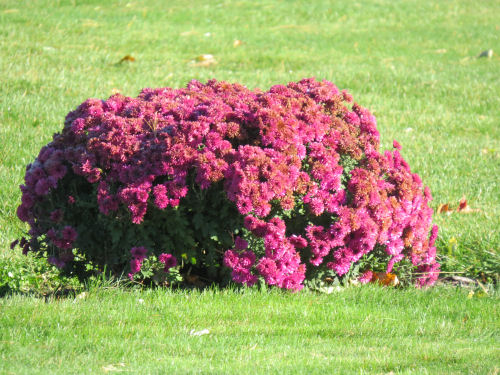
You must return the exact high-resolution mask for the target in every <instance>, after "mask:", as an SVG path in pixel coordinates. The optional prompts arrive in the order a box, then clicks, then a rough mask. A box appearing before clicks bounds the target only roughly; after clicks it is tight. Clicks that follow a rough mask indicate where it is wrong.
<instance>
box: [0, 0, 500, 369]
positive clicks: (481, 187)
mask: <svg viewBox="0 0 500 375" xmlns="http://www.w3.org/2000/svg"><path fill="white" fill-rule="evenodd" d="M498 14H500V2H498V1H496V0H485V1H480V2H478V1H465V0H463V1H458V0H448V1H447V0H443V1H439V2H434V1H430V0H429V1H423V0H408V1H393V0H374V1H368V0H364V1H349V2H347V1H346V2H340V1H336V2H332V1H326V0H318V1H271V0H267V1H229V0H219V1H197V0H193V1H189V2H187V1H176V2H174V1H160V0H154V1H148V2H145V1H102V0H95V1H90V0H89V1H78V0H73V1H55V0H50V1H49V0H37V1H19V0H3V1H2V2H0V47H1V48H0V83H1V84H0V266H1V267H0V276H2V275H3V276H2V277H10V276H5V275H8V274H9V272H11V273H13V274H15V273H16V272H24V273H25V275H24V276H23V277H27V276H26V274H30V273H33V274H34V276H33V280H28V281H26V280H24V281H23V282H25V283H27V285H31V286H33V285H35V286H40V285H42V286H47V285H53V284H51V282H50V281H47V280H45V279H44V277H45V275H48V274H49V273H46V268H47V267H45V268H43V267H42V268H43V269H42V271H40V270H41V269H40V267H41V266H40V265H39V264H38V263H36V262H34V261H33V260H32V259H28V262H25V258H21V255H20V254H19V252H15V253H13V252H11V251H10V250H8V245H9V243H10V242H11V241H12V240H13V239H15V238H16V237H18V236H20V235H21V234H22V232H23V231H24V230H26V227H25V226H24V225H23V224H22V223H21V222H20V221H19V220H18V219H17V218H16V215H15V209H16V206H17V205H18V204H19V200H20V191H19V188H18V185H19V184H20V183H22V178H23V175H24V169H25V166H26V165H27V164H28V163H29V162H31V161H32V160H33V159H34V158H35V157H36V155H37V154H38V151H39V149H40V148H41V147H42V146H43V145H45V144H46V143H48V142H49V141H50V140H51V137H52V134H53V133H54V132H56V131H59V130H60V129H61V128H62V125H63V120H64V116H65V115H66V113H68V112H69V111H70V110H72V109H74V108H75V107H76V106H77V105H78V104H80V103H81V102H82V101H84V100H85V99H87V98H88V97H97V98H102V99H105V98H107V97H108V96H110V95H111V94H112V93H113V92H114V91H115V90H119V91H120V92H122V93H123V94H125V95H129V96H136V95H137V94H138V93H139V91H140V90H141V89H142V88H143V87H161V86H171V87H181V86H185V85H186V83H187V82H188V81H189V80H191V79H198V80H201V81H206V80H208V79H210V78H217V79H219V80H227V81H230V82H240V83H243V84H245V85H246V86H248V87H250V88H254V87H260V88H263V89H267V88H269V87H270V86H271V85H273V84H278V83H279V84H283V83H287V82H289V81H294V80H299V79H301V78H303V77H310V76H315V77H317V78H318V79H328V80H331V81H333V82H334V83H335V84H336V85H337V86H338V87H339V88H341V89H344V88H346V89H348V90H349V91H350V92H351V93H352V95H353V96H354V98H355V100H356V101H357V102H359V103H360V104H361V105H363V106H365V107H367V108H369V109H370V110H371V111H372V112H373V113H374V114H375V115H376V116H377V120H378V128H379V130H380V133H381V138H382V146H383V147H384V148H389V147H390V146H391V145H392V140H393V139H397V140H398V141H399V142H400V143H401V144H402V146H403V157H405V158H406V160H407V161H408V162H409V164H410V166H411V167H412V170H413V171H414V172H416V173H418V174H420V176H421V177H422V179H423V181H424V184H426V185H429V186H430V188H431V190H432V192H433V195H434V198H435V200H434V201H433V203H432V206H433V208H435V209H436V208H437V207H438V205H439V204H440V203H450V204H453V205H454V206H457V205H458V201H459V200H460V199H461V198H462V197H463V196H465V197H466V199H467V201H468V203H469V206H470V207H471V208H472V209H473V212H470V213H453V214H450V215H447V214H440V215H436V216H435V222H436V223H437V224H438V225H439V226H440V237H439V239H438V252H439V253H440V256H441V259H442V262H443V269H444V270H445V271H449V272H462V273H461V274H463V275H467V276H473V277H479V278H483V281H487V282H491V281H493V280H495V279H496V280H498V275H499V273H500V254H499V247H500V230H499V228H500V126H499V125H500V123H499V119H500V74H499V72H500V57H499V53H500V22H499V21H498ZM235 40H239V41H241V45H239V46H237V47H235V46H234V41H235ZM488 48H491V49H493V50H494V52H495V54H494V55H493V57H492V58H481V59H479V58H477V56H478V55H479V53H480V52H481V51H483V50H485V49H488ZM202 54H212V55H213V56H214V58H215V60H216V61H217V64H214V65H210V66H206V67H200V66H195V65H193V64H191V61H192V60H194V59H195V58H196V57H197V56H199V55H202ZM126 55H130V56H133V57H134V58H135V61H133V62H127V61H126V62H123V63H118V62H119V61H120V60H121V59H122V57H124V56H126ZM22 264H26V266H21V265H22ZM23 267H24V268H23ZM21 269H22V271H20V270H21ZM35 271H36V272H35ZM38 271H40V272H38ZM51 272H52V271H51ZM481 273H483V275H481ZM14 276H15V277H18V276H16V275H14ZM15 277H14V278H15ZM19 277H20V276H19ZM16 282H17V281H16ZM464 293H465V294H464ZM140 299H143V300H144V303H140V302H139V300H140ZM497 310H498V297H486V298H475V297H474V298H472V299H468V298H467V293H466V292H463V291H457V292H455V291H450V290H448V289H441V288H438V289H435V290H431V291H415V290H405V291H395V290H388V289H377V288H375V289H373V288H370V287H369V288H361V289H348V290H346V291H344V292H339V293H336V294H333V295H314V294H308V293H300V294H297V295H291V294H286V293H284V294H281V293H271V294H267V293H254V292H249V293H244V294H238V293H233V292H231V291H227V292H219V293H206V294H197V293H186V294H184V293H171V292H165V291H152V292H142V293H139V292H130V291H127V290H117V289H113V290H110V291H102V292H98V291H93V292H91V293H90V296H89V298H88V299H84V300H79V299H77V300H76V302H75V303H74V300H73V299H62V300H50V301H49V302H48V303H44V302H43V300H39V299H35V298H31V297H21V296H15V297H5V298H3V299H0V358H1V361H0V373H14V374H23V373H43V374H46V373H61V374H68V373H78V374H81V373H100V372H106V371H107V372H110V373H112V372H114V371H118V370H123V372H129V373H140V372H142V373H158V374H163V373H166V370H169V371H170V372H172V371H173V372H174V373H181V374H182V373H190V372H191V373H214V374H220V373H235V374H244V373H249V374H250V373H251V374H253V373H263V374H264V373H327V374H328V373H357V374H364V373H380V374H382V373H391V371H392V372H394V373H414V374H425V373H429V374H439V373H450V374H457V373H470V374H483V373H484V374H488V373H491V374H496V373H498V370H499V369H498V358H499V357H500V353H499V349H498V342H499V332H498V327H499V325H500V322H499V319H498V312H497ZM204 328H208V329H209V330H210V334H209V335H206V336H201V337H192V336H190V335H189V332H190V331H191V329H196V330H197V329H204ZM121 363H123V364H124V366H121V365H120V364H121ZM111 365H112V366H114V367H106V366H111ZM495 366H496V367H495ZM113 369H114V370H113Z"/></svg>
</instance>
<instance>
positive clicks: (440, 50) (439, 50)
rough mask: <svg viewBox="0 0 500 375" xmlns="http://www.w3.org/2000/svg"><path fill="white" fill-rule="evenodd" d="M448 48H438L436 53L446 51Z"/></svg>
mask: <svg viewBox="0 0 500 375" xmlns="http://www.w3.org/2000/svg"><path fill="white" fill-rule="evenodd" d="M446 52H447V50H446V49H445V48H441V49H437V50H436V53H446Z"/></svg>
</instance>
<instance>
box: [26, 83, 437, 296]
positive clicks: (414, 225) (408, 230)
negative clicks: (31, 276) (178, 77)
mask: <svg viewBox="0 0 500 375" xmlns="http://www.w3.org/2000/svg"><path fill="white" fill-rule="evenodd" d="M351 103H352V97H351V96H350V95H349V94H348V93H347V92H345V91H342V92H340V91H339V90H338V89H337V87H336V86H335V85H334V84H332V83H331V82H328V81H323V82H317V81H315V80H314V79H304V80H302V81H300V82H296V83H290V84H288V85H287V86H281V85H278V86H274V87H272V88H271V89H270V90H269V91H267V92H262V91H259V90H255V91H251V90H248V89H247V88H245V87H244V86H241V85H238V84H229V83H226V82H217V81H215V80H212V81H209V82H208V83H207V84H202V83H200V82H197V81H192V82H191V83H189V84H188V86H187V88H186V89H171V88H163V89H144V90H143V91H142V92H141V93H140V95H139V96H138V97H137V98H129V97H124V96H122V95H120V94H117V95H113V96H111V97H110V98H109V99H108V100H106V101H102V100H98V99H89V100H87V101H85V102H84V103H82V104H81V105H80V106H79V107H78V108H77V109H76V110H75V111H73V112H70V113H69V114H68V115H67V117H66V121H65V126H64V129H63V130H62V132H61V133H58V134H55V136H54V138H53V141H52V142H50V143H49V144H48V145H47V146H45V147H43V148H42V149H41V151H40V153H39V155H38V157H37V158H36V160H35V161H34V162H33V163H32V164H30V165H28V167H27V169H26V176H25V184H24V185H22V186H21V190H22V193H23V194H22V204H21V205H20V206H19V208H18V211H17V213H18V216H19V218H20V219H21V220H22V221H24V222H27V223H29V225H30V228H31V229H30V231H29V235H28V239H25V238H22V239H21V241H20V245H21V246H22V248H23V251H24V252H25V253H27V252H29V251H31V252H35V253H37V254H40V255H42V256H47V258H48V261H49V262H50V263H52V264H55V265H56V266H58V267H59V268H61V269H64V270H65V271H67V272H74V273H76V274H78V275H85V273H86V272H87V271H88V269H89V265H92V267H98V268H103V267H104V266H107V268H108V270H111V271H112V272H113V273H116V274H119V273H121V272H123V271H125V272H128V273H129V277H130V278H132V279H134V278H135V279H139V278H144V277H147V278H151V277H153V276H155V275H156V276H155V277H158V275H159V274H161V273H163V275H164V279H165V278H166V279H167V280H168V277H171V278H172V280H170V281H173V280H174V279H177V278H178V274H177V276H175V275H173V273H174V272H178V271H179V270H181V271H182V272H181V273H183V274H184V275H185V274H187V273H190V272H196V274H197V275H201V276H203V277H205V278H207V279H209V280H213V281H223V280H225V278H226V277H228V275H229V271H231V277H232V279H233V280H234V281H235V282H238V283H244V284H247V285H252V284H254V283H256V282H257V281H258V279H259V278H260V279H261V280H263V281H265V282H266V283H267V284H268V285H276V286H278V287H280V288H286V289H292V290H299V289H301V288H302V286H303V283H304V280H309V281H311V280H315V279H317V278H318V277H322V278H324V277H329V278H333V279H341V278H345V277H346V276H347V275H351V276H352V270H353V269H354V268H356V267H357V271H356V272H357V273H359V274H361V272H365V273H364V274H363V275H362V276H361V278H360V280H361V281H368V280H369V279H370V275H371V274H370V272H371V271H372V270H373V269H372V268H373V267H371V266H370V264H371V263H376V264H380V263H382V264H384V267H386V270H387V272H390V271H391V270H392V269H393V267H394V265H395V264H396V263H399V264H402V263H400V262H401V261H402V260H403V259H405V262H406V263H405V267H406V268H410V269H411V271H412V272H414V271H416V272H415V273H414V274H415V275H416V276H417V277H416V278H415V280H416V283H417V285H428V284H432V283H433V282H434V281H435V280H436V278H437V275H438V270H439V264H438V263H436V260H435V255H436V249H435V247H434V242H435V240H436V236H437V227H436V226H433V227H432V230H431V224H432V223H431V221H432V210H431V209H430V208H429V207H428V202H429V201H430V200H431V199H432V198H431V194H430V191H429V189H428V188H427V187H426V188H425V189H423V186H422V182H421V180H420V178H419V176H418V175H416V174H412V173H411V171H410V167H409V166H408V164H407V163H406V161H405V160H404V159H403V158H402V157H401V154H400V152H399V150H400V148H401V147H400V146H399V144H398V143H397V142H394V148H395V149H394V150H393V151H385V153H383V154H381V153H379V133H378V131H377V129H376V121H375V118H374V116H373V115H371V114H370V112H369V111H368V110H366V109H364V108H362V107H361V106H359V105H358V104H356V103H354V104H351ZM429 232H430V236H429ZM403 263H404V262H403ZM146 265H147V267H146ZM353 265H354V267H353ZM360 266H361V268H363V269H359V268H360ZM92 267H90V268H92ZM169 275H170V276H169Z"/></svg>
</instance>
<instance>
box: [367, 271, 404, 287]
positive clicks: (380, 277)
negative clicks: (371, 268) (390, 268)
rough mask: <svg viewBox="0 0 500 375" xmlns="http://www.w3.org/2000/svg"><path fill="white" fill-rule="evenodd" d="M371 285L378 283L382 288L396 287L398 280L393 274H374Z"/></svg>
mask: <svg viewBox="0 0 500 375" xmlns="http://www.w3.org/2000/svg"><path fill="white" fill-rule="evenodd" d="M371 282H372V283H380V284H382V285H384V286H396V285H398V284H399V279H398V277H397V276H396V274H394V273H390V272H388V273H386V272H375V273H373V276H372V279H371Z"/></svg>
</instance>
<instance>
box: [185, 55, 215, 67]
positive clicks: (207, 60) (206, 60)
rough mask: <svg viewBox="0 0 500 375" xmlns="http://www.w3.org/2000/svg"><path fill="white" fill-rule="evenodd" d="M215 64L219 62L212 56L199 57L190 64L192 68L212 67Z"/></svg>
mask: <svg viewBox="0 0 500 375" xmlns="http://www.w3.org/2000/svg"><path fill="white" fill-rule="evenodd" d="M214 64H217V61H216V60H215V58H214V56H213V55H210V54H204V55H199V56H197V57H196V59H194V60H193V61H191V62H190V65H192V66H210V65H214Z"/></svg>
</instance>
